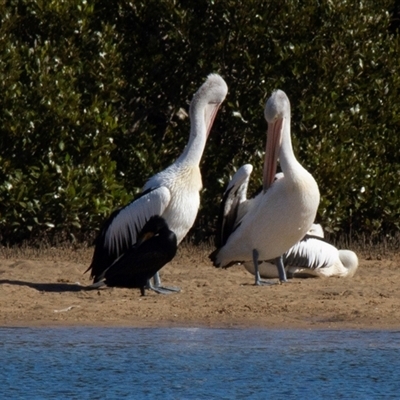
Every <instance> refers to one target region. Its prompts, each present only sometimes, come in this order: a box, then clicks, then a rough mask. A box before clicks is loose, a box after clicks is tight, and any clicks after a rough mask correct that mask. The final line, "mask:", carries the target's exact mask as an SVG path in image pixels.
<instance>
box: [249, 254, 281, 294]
mask: <svg viewBox="0 0 400 400" xmlns="http://www.w3.org/2000/svg"><path fill="white" fill-rule="evenodd" d="M253 264H254V275H255V277H256V280H255V283H254V285H256V286H265V285H274V284H275V283H276V282H269V281H263V280H261V277H260V270H259V268H258V251H257V250H256V249H253Z"/></svg>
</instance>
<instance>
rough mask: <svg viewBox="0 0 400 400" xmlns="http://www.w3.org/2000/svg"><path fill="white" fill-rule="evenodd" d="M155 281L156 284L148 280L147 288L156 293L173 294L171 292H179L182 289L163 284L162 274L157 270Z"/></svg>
mask: <svg viewBox="0 0 400 400" xmlns="http://www.w3.org/2000/svg"><path fill="white" fill-rule="evenodd" d="M153 282H154V285H153V284H152V283H151V282H150V280H149V281H148V283H147V286H148V287H147V289H151V290H154V291H155V292H156V293H160V294H171V293H177V292H180V291H181V289H180V288H178V287H174V286H161V278H160V274H159V273H158V272H156V273H155V275H154V276H153Z"/></svg>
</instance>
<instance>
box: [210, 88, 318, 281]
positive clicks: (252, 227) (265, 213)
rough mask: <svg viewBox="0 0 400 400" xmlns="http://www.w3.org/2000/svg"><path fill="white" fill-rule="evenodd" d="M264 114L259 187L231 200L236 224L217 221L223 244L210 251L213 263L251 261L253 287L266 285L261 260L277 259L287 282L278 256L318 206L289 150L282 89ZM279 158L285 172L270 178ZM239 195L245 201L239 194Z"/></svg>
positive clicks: (315, 193) (226, 264) (307, 178)
mask: <svg viewBox="0 0 400 400" xmlns="http://www.w3.org/2000/svg"><path fill="white" fill-rule="evenodd" d="M264 115H265V119H266V120H267V122H268V132H267V144H266V153H265V161H264V170H263V190H262V192H261V193H260V194H259V195H258V196H257V197H255V198H254V200H253V201H251V203H250V204H249V203H245V202H244V201H242V202H240V201H237V202H236V203H235V202H232V204H233V205H235V204H236V208H237V209H236V211H234V213H233V216H232V220H233V221H234V222H233V223H232V222H230V223H228V224H225V223H224V221H222V223H220V224H219V226H220V231H223V232H224V233H223V237H224V240H223V242H222V243H220V244H221V246H222V247H220V248H219V249H217V250H216V251H214V252H213V253H212V254H211V255H210V258H211V259H212V260H213V263H214V265H215V266H216V267H229V266H230V265H233V264H234V263H237V262H242V263H243V262H247V261H252V262H253V265H254V270H255V284H256V285H261V284H264V283H265V282H263V281H261V278H260V274H259V269H258V263H259V260H271V259H275V261H276V265H277V268H278V274H279V280H280V281H281V282H286V273H285V269H284V267H283V264H282V258H281V256H282V254H283V253H285V252H286V251H287V250H289V249H290V247H292V246H293V245H294V244H295V243H297V242H298V241H299V240H300V239H301V238H302V237H303V236H304V235H305V234H306V232H307V231H308V229H309V228H310V226H311V224H312V223H313V221H314V219H315V215H316V212H317V209H318V205H319V190H318V185H317V183H316V182H315V180H314V178H313V177H312V175H311V174H310V173H308V172H307V171H306V170H305V169H304V168H303V167H302V166H301V165H300V163H299V162H298V161H297V160H296V157H295V156H294V153H293V148H292V142H291V137H290V102H289V99H288V97H287V96H286V94H285V93H284V92H283V91H282V90H277V91H275V92H274V93H273V94H272V96H271V97H270V98H269V99H268V101H267V103H266V106H265V110H264ZM278 158H279V161H280V165H281V169H282V172H283V176H280V178H279V179H276V180H275V181H274V179H275V174H276V169H277V161H278ZM238 193H240V194H241V195H242V199H243V193H242V192H241V191H240V190H239V191H238ZM228 197H229V196H228ZM240 204H242V206H241V207H240ZM246 208H247V210H246ZM222 214H224V212H223V213H222ZM242 214H243V215H242ZM238 217H239V219H238ZM222 218H224V217H222ZM221 227H222V229H221ZM229 230H230V232H228V231H229ZM224 242H225V243H224Z"/></svg>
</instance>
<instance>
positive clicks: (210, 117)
mask: <svg viewBox="0 0 400 400" xmlns="http://www.w3.org/2000/svg"><path fill="white" fill-rule="evenodd" d="M227 91H228V88H227V85H226V83H225V81H224V80H223V79H222V78H221V77H220V76H219V75H217V74H211V75H209V76H208V78H207V80H206V81H205V82H204V83H203V85H202V86H201V87H200V88H199V90H198V91H197V92H196V93H195V95H194V96H193V99H192V101H191V103H190V110H189V115H190V123H191V125H190V137H189V142H188V144H187V146H186V147H185V149H184V151H183V153H182V154H181V156H180V157H179V158H178V159H177V160H176V161H175V162H174V163H173V164H172V165H170V166H169V167H168V168H167V169H165V170H164V171H162V172H159V173H158V174H156V175H154V176H153V177H152V178H150V179H149V180H148V181H147V183H146V184H145V185H144V187H143V190H142V193H141V194H140V195H139V197H137V198H136V199H135V200H133V201H132V202H131V203H129V204H128V205H126V206H125V207H123V208H121V209H119V210H116V211H114V212H113V213H112V214H111V216H110V217H109V219H108V220H107V221H106V222H105V224H104V225H103V227H102V229H101V231H100V233H99V235H98V237H97V238H96V241H95V249H94V253H93V258H92V262H91V264H90V266H89V268H88V269H87V271H89V270H90V271H91V278H93V282H94V283H96V282H98V281H99V280H100V279H102V278H103V273H104V272H105V271H106V270H107V269H108V268H109V267H110V266H112V265H113V264H114V262H115V261H116V260H117V259H119V258H120V257H121V256H123V255H124V254H125V253H126V252H128V251H129V250H130V249H131V247H132V246H133V245H134V244H135V243H136V242H137V240H138V234H139V232H141V231H142V229H143V227H144V225H145V224H146V222H147V221H148V220H149V219H150V218H151V217H152V216H155V215H158V216H161V217H162V218H163V219H164V220H165V222H166V224H167V225H168V227H169V229H170V230H171V231H172V232H173V233H174V234H175V236H176V240H177V244H179V243H180V242H181V241H182V239H183V238H184V237H185V236H186V234H187V232H188V231H189V229H190V228H191V227H192V225H193V223H194V221H195V219H196V216H197V212H198V209H199V205H200V194H199V192H200V190H201V189H202V180H201V174H200V168H199V164H200V160H201V157H202V155H203V151H204V147H205V144H206V140H207V137H208V135H209V133H210V130H211V127H212V125H213V122H214V119H215V117H216V114H217V111H218V109H219V107H220V105H221V103H222V102H223V101H224V99H225V96H226V94H227ZM152 289H153V290H155V291H157V292H159V293H168V292H170V291H179V289H178V288H163V287H161V283H160V279H159V276H158V273H156V275H155V285H154V287H152Z"/></svg>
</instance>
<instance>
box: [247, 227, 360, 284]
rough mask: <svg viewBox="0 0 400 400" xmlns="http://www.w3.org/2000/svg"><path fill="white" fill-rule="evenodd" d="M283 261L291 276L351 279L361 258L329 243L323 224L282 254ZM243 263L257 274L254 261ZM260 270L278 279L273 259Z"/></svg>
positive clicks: (262, 263)
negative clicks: (325, 237) (326, 239)
mask: <svg viewBox="0 0 400 400" xmlns="http://www.w3.org/2000/svg"><path fill="white" fill-rule="evenodd" d="M283 264H284V265H285V270H286V273H287V275H288V277H293V278H297V277H298V278H303V277H321V278H323V277H325V278H327V277H339V278H345V277H347V278H351V277H353V276H354V274H355V273H356V271H357V268H358V258H357V255H356V253H354V252H353V251H351V250H338V249H337V248H336V247H335V246H333V245H332V244H329V243H328V242H326V241H325V240H324V233H323V230H322V227H321V225H319V224H313V225H312V227H311V228H310V230H309V231H308V232H307V234H306V235H305V236H304V238H303V239H301V240H300V241H299V242H298V243H296V244H295V245H294V246H293V247H291V248H290V249H289V250H288V251H287V252H286V253H284V254H283ZM244 266H245V268H246V269H247V271H249V272H250V273H252V274H253V275H254V274H255V270H254V265H253V264H252V263H250V262H246V263H245V264H244ZM259 271H260V276H261V277H263V278H278V274H277V269H276V265H275V264H274V263H273V261H269V262H268V261H263V262H261V263H260V264H259Z"/></svg>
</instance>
